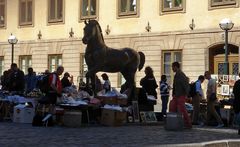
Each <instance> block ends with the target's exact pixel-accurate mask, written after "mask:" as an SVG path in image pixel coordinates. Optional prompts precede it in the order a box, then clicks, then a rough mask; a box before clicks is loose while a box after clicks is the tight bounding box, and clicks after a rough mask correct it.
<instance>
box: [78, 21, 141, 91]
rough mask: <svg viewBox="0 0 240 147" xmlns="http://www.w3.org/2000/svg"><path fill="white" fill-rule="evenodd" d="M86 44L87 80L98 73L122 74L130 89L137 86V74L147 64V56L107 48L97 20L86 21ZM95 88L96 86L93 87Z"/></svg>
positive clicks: (133, 51) (92, 78)
mask: <svg viewBox="0 0 240 147" xmlns="http://www.w3.org/2000/svg"><path fill="white" fill-rule="evenodd" d="M85 25H86V26H85V27H84V37H83V39H82V41H83V43H84V44H87V47H86V52H85V61H86V63H87V66H88V72H87V74H86V77H87V78H91V81H92V82H91V83H92V84H94V78H95V75H96V73H97V72H99V71H102V72H121V73H122V75H123V77H124V78H125V80H126V83H125V85H126V86H127V87H128V88H129V87H130V88H132V87H133V86H135V81H134V78H135V73H136V71H137V69H139V70H141V69H142V68H143V66H144V63H145V55H144V54H143V53H142V52H136V51H135V50H134V49H131V48H122V49H113V48H109V47H107V46H106V44H105V42H104V38H103V34H102V29H101V26H100V25H99V23H98V22H97V21H96V20H89V21H88V22H87V21H85ZM93 87H94V85H93Z"/></svg>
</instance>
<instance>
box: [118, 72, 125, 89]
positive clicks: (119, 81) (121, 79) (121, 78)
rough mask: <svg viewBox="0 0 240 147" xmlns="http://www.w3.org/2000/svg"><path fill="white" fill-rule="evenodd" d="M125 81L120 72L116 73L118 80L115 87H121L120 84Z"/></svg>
mask: <svg viewBox="0 0 240 147" xmlns="http://www.w3.org/2000/svg"><path fill="white" fill-rule="evenodd" d="M125 82H126V80H125V78H124V77H123V75H122V74H121V73H118V82H117V87H118V88H121V86H122V85H123V84H124V83H125Z"/></svg>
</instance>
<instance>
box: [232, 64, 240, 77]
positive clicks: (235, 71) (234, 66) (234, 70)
mask: <svg viewBox="0 0 240 147" xmlns="http://www.w3.org/2000/svg"><path fill="white" fill-rule="evenodd" d="M238 73H239V65H238V63H232V74H233V75H238Z"/></svg>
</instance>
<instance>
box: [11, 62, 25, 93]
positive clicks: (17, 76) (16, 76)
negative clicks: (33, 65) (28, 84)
mask: <svg viewBox="0 0 240 147" xmlns="http://www.w3.org/2000/svg"><path fill="white" fill-rule="evenodd" d="M8 86H9V88H8V89H9V91H17V92H20V93H23V92H24V87H25V82H24V72H23V71H22V70H20V69H19V68H18V67H17V64H16V63H12V64H11V69H10V70H9V84H8Z"/></svg>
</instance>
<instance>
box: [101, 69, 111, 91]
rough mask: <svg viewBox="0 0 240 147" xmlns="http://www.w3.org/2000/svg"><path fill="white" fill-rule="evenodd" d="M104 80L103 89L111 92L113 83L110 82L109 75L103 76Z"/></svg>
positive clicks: (104, 74)
mask: <svg viewBox="0 0 240 147" xmlns="http://www.w3.org/2000/svg"><path fill="white" fill-rule="evenodd" d="M102 79H103V81H104V82H103V89H104V90H105V92H108V91H111V82H110V81H109V78H108V75H107V74H106V73H103V74H102Z"/></svg>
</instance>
